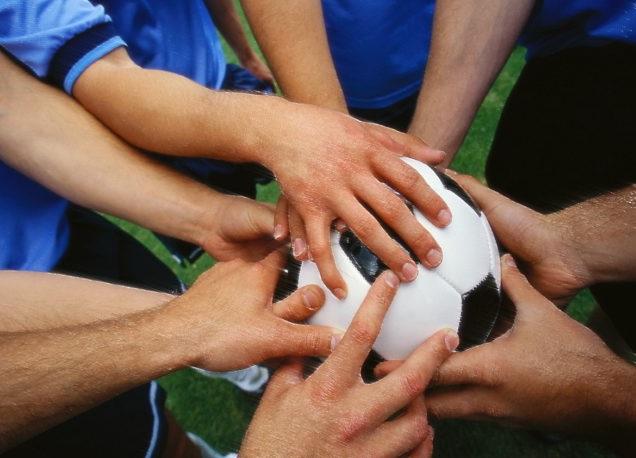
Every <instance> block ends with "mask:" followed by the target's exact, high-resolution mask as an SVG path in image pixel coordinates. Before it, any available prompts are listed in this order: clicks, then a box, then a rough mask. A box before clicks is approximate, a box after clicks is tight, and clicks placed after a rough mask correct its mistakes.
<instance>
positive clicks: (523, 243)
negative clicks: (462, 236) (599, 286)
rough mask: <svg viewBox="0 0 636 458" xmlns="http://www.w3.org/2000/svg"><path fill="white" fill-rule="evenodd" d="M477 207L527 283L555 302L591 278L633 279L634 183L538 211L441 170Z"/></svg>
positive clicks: (568, 296)
mask: <svg viewBox="0 0 636 458" xmlns="http://www.w3.org/2000/svg"><path fill="white" fill-rule="evenodd" d="M447 172H448V173H449V175H451V176H452V177H453V178H454V179H455V180H456V181H457V182H458V183H460V184H461V185H462V186H463V187H464V189H466V191H468V192H469V193H470V195H471V196H472V197H473V198H474V199H475V201H476V202H477V204H478V205H479V206H480V207H481V208H482V210H483V211H484V213H485V214H486V216H487V217H488V221H489V222H490V225H491V227H492V229H493V231H494V233H495V235H496V236H497V239H498V240H499V241H500V242H501V243H502V244H503V245H504V246H505V247H506V249H508V251H510V252H511V253H512V254H513V255H514V256H515V257H516V259H517V260H518V261H519V263H520V265H521V268H522V269H523V271H524V272H525V273H526V274H527V275H528V279H529V280H530V282H531V283H532V285H533V286H534V287H535V288H537V289H538V290H539V292H541V294H543V295H544V296H546V297H548V298H549V299H550V300H551V301H553V302H556V303H557V304H560V305H563V304H566V303H567V302H568V301H569V300H570V299H571V298H572V297H573V296H574V295H575V294H576V293H578V292H579V291H580V290H581V289H583V288H586V287H588V286H591V285H593V284H596V283H606V282H615V281H633V280H635V279H636V246H634V243H633V238H634V231H636V185H631V186H628V187H626V188H623V189H619V190H617V191H614V192H609V193H606V194H603V195H600V196H598V197H594V198H591V199H588V200H586V201H583V202H581V203H578V204H575V205H572V206H570V207H567V208H565V209H563V210H561V211H558V212H554V213H550V214H547V215H543V214H541V213H538V212H535V211H533V210H531V209H529V208H527V207H524V206H523V205H520V204H518V203H516V202H514V201H512V200H510V199H508V198H507V197H505V196H503V195H501V194H499V193H497V192H496V191H493V190H491V189H489V188H487V187H486V186H484V185H483V184H481V183H480V182H479V181H477V180H476V179H475V178H473V177H470V176H467V175H459V174H457V173H454V172H452V171H447Z"/></svg>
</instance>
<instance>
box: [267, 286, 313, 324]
mask: <svg viewBox="0 0 636 458" xmlns="http://www.w3.org/2000/svg"><path fill="white" fill-rule="evenodd" d="M324 302H325V293H324V291H323V290H322V289H321V288H320V287H319V286H317V285H308V286H304V287H302V288H300V289H298V290H296V291H294V292H293V293H292V294H291V295H290V296H288V297H287V298H285V299H283V300H282V301H279V302H276V303H275V304H274V306H273V312H274V315H276V316H277V317H279V318H282V319H284V320H287V321H304V320H306V319H307V318H309V317H310V316H312V315H313V314H314V313H316V311H317V310H318V309H320V307H322V305H323V304H324Z"/></svg>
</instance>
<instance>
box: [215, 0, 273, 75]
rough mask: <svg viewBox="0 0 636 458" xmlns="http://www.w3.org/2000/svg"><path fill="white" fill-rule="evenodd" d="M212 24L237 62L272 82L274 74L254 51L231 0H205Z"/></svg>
mask: <svg viewBox="0 0 636 458" xmlns="http://www.w3.org/2000/svg"><path fill="white" fill-rule="evenodd" d="M205 4H206V5H207V7H208V9H209V10H210V14H211V15H212V17H213V19H214V24H215V25H216V27H217V28H218V30H219V32H221V35H223V37H224V38H225V40H226V41H227V42H228V44H229V45H230V47H231V48H232V50H233V51H234V53H235V54H236V57H238V60H239V62H240V63H241V65H242V66H243V67H245V68H246V69H248V70H249V71H250V72H252V73H253V74H254V76H256V77H257V78H259V79H261V80H263V81H267V82H268V83H270V84H272V85H273V84H274V76H273V75H272V72H271V71H270V70H269V68H267V65H266V64H265V63H264V62H263V61H262V60H261V59H260V57H259V56H258V55H257V54H256V53H255V52H254V50H253V49H252V47H251V46H250V44H249V42H248V41H247V36H246V35H245V31H244V30H243V26H242V25H241V21H240V19H239V16H238V13H237V11H236V7H235V6H234V2H233V1H232V0H206V2H205Z"/></svg>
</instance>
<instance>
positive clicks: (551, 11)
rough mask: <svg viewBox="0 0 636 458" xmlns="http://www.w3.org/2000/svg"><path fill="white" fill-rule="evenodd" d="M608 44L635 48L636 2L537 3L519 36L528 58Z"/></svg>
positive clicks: (577, 0) (547, 0)
mask: <svg viewBox="0 0 636 458" xmlns="http://www.w3.org/2000/svg"><path fill="white" fill-rule="evenodd" d="M611 42H620V43H627V44H632V45H636V0H538V1H537V4H536V6H535V9H534V11H533V14H532V15H531V17H530V19H529V21H528V24H527V25H526V27H525V29H524V31H523V34H522V36H521V44H522V45H524V46H526V47H527V48H528V58H529V59H532V58H533V57H540V56H546V55H549V54H554V53H555V52H558V51H561V50H563V49H567V48H573V47H579V46H583V47H587V46H600V45H604V44H607V43H611Z"/></svg>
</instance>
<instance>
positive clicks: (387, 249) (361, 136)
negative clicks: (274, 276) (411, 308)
mask: <svg viewBox="0 0 636 458" xmlns="http://www.w3.org/2000/svg"><path fill="white" fill-rule="evenodd" d="M290 105H291V110H290V113H289V114H288V116H287V117H284V119H280V120H279V121H280V122H283V123H284V125H283V126H281V129H282V130H284V131H285V132H287V134H286V136H285V139H284V142H283V143H282V144H279V145H276V153H275V154H274V155H273V157H272V158H271V159H269V161H266V162H268V163H266V164H265V165H267V166H268V167H269V168H270V169H271V170H273V171H274V173H275V175H276V178H277V179H278V181H279V182H280V184H281V187H282V191H283V194H284V196H285V198H286V201H283V202H282V203H281V205H282V208H281V209H280V211H279V215H280V216H279V217H278V218H277V222H276V224H277V234H280V236H281V237H284V236H285V235H286V234H287V233H288V231H289V232H291V239H292V246H293V247H294V254H295V256H296V258H297V259H299V260H305V259H310V258H311V259H313V260H314V261H315V262H316V264H317V266H318V269H319V271H320V274H321V277H322V280H323V282H324V283H325V285H327V287H328V288H329V289H330V290H331V291H333V293H334V295H336V296H337V297H339V298H343V297H345V296H346V293H347V286H346V284H345V282H344V280H343V278H342V276H341V275H340V273H339V272H338V269H337V267H336V265H335V263H334V259H333V255H332V251H331V240H330V230H331V227H332V223H334V221H336V220H341V221H342V222H343V223H344V224H346V226H348V228H350V229H351V230H352V231H353V232H354V233H355V234H356V235H357V236H358V238H360V240H361V241H362V242H363V243H364V244H365V245H367V246H368V247H369V248H370V249H371V250H372V251H373V252H374V253H376V254H377V255H378V256H379V257H380V259H382V261H383V262H384V263H385V264H386V265H387V266H388V267H389V268H390V269H391V270H392V271H393V272H394V273H396V275H398V277H399V278H400V279H401V280H402V281H412V280H414V279H415V277H416V276H417V267H416V265H415V262H414V261H413V260H412V259H411V258H410V256H409V254H408V253H407V251H406V250H405V249H404V248H402V247H401V246H400V245H399V244H398V243H397V242H396V241H395V240H393V238H391V237H390V236H389V234H388V233H387V231H386V230H385V229H384V228H383V227H382V224H381V223H380V220H381V221H383V222H384V223H385V224H386V225H387V226H388V227H390V228H391V229H392V230H394V231H395V232H396V233H397V234H398V235H399V236H400V237H401V238H402V240H404V242H405V243H406V245H408V246H409V247H410V248H411V249H412V250H413V252H414V253H415V254H416V255H417V256H418V258H419V259H420V261H421V262H422V263H423V264H424V265H425V266H427V267H429V268H432V267H435V266H437V265H439V263H440V262H441V260H442V252H441V249H440V248H439V246H438V245H437V243H436V242H435V240H434V239H433V238H432V237H431V235H430V234H429V233H428V232H427V231H426V230H425V229H424V228H423V227H422V225H421V224H419V223H418V222H417V220H416V219H415V216H414V215H413V214H412V213H411V211H409V209H408V207H407V205H406V204H405V202H404V201H403V199H402V198H401V197H400V196H398V195H397V194H396V192H398V193H400V194H401V195H402V196H403V197H404V198H405V199H408V200H409V201H410V202H412V203H413V204H414V205H415V206H416V207H417V208H418V209H420V210H421V212H422V213H423V214H424V215H425V216H426V217H428V218H429V219H430V220H431V221H432V222H433V223H434V224H436V225H438V226H440V227H443V226H446V225H448V224H449V223H450V221H451V214H450V211H449V209H448V207H447V206H446V203H445V202H444V201H443V200H442V199H441V198H440V197H439V196H438V195H437V194H436V193H435V192H434V191H433V190H432V189H431V188H430V187H429V186H428V185H427V183H426V182H425V181H424V179H423V178H422V177H421V176H420V175H419V174H418V173H417V172H416V171H415V170H414V169H413V168H412V167H410V166H409V165H407V164H406V163H404V162H403V161H402V160H401V159H400V157H403V156H407V157H411V158H414V159H417V160H420V161H422V162H426V163H428V164H437V163H439V162H440V161H442V159H443V158H444V153H442V152H441V151H436V150H434V149H432V148H429V147H428V146H427V145H426V144H425V143H423V142H422V141H420V140H418V139H416V138H415V137H411V136H409V135H406V134H403V133H400V132H397V131H395V130H393V129H389V128H386V127H382V126H379V125H376V124H369V123H364V122H360V121H357V120H355V119H354V118H352V117H350V116H347V115H345V114H342V113H339V112H335V111H330V110H325V109H320V108H316V107H310V106H307V105H301V104H290Z"/></svg>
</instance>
